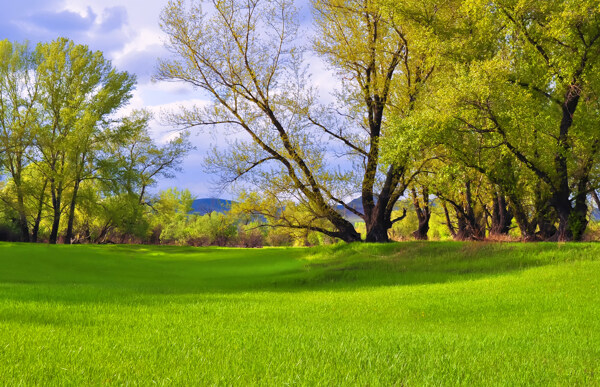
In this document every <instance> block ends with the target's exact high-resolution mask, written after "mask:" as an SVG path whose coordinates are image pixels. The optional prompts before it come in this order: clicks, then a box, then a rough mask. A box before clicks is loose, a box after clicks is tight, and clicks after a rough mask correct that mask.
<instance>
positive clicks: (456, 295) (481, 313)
mask: <svg viewBox="0 0 600 387" xmlns="http://www.w3.org/2000/svg"><path fill="white" fill-rule="evenodd" d="M599 258H600V244H553V243H548V244H545V243H539V244H500V243H487V244H486V243H458V242H429V243H419V242H407V243H397V244H387V245H369V244H353V245H336V246H332V247H321V248H311V249H305V248H265V249H220V248H191V247H190V248H187V247H154V246H90V245H87V246H84V245H77V246H47V245H26V244H8V243H3V244H0V385H11V386H14V385H72V384H86V385H87V384H92V385H98V384H139V385H152V384H159V385H164V384H173V385H182V384H186V385H193V384H195V385H198V384H200V385H207V384H211V385H212V384H219V385H232V384H233V385H249V384H251V385H254V384H259V385H289V384H297V385H356V384H358V385H456V384H463V385H515V384H518V385H523V384H528V385H529V384H531V385H544V386H546V385H598V384H600V259H599Z"/></svg>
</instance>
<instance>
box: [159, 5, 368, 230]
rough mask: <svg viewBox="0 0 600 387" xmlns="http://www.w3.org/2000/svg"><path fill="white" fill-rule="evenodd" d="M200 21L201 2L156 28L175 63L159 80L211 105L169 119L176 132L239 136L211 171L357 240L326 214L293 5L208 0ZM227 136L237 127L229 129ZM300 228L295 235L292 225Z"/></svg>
mask: <svg viewBox="0 0 600 387" xmlns="http://www.w3.org/2000/svg"><path fill="white" fill-rule="evenodd" d="M211 4H212V6H213V7H214V12H213V15H212V17H210V18H208V17H207V16H206V15H204V14H203V12H202V9H201V6H200V3H198V2H193V4H192V6H191V7H190V8H189V10H188V9H187V8H186V7H185V3H184V1H183V0H177V1H171V2H169V4H168V6H167V7H166V8H165V9H164V11H163V13H162V16H161V28H162V29H163V31H164V32H165V33H166V34H167V36H168V39H169V47H170V49H171V51H172V52H173V53H174V54H175V55H176V58H175V59H173V60H171V61H162V62H161V63H160V64H159V70H158V74H157V79H160V80H168V81H174V80H177V81H183V82H186V83H189V84H191V85H194V86H195V87H198V88H200V89H202V90H204V91H206V92H208V93H209V94H210V95H211V97H212V98H213V100H214V102H215V103H214V104H213V105H212V106H210V107H207V108H201V107H195V108H193V109H188V110H184V111H182V112H181V114H175V115H172V116H171V117H170V119H171V121H172V122H174V123H175V124H178V125H179V126H182V127H188V128H189V127H196V126H215V125H223V126H225V127H226V128H227V129H229V130H232V131H234V132H235V130H236V129H235V128H237V129H239V130H241V131H242V132H243V133H245V134H246V136H247V138H248V139H249V140H239V141H237V142H235V143H233V144H232V147H231V148H230V149H229V157H224V156H225V155H220V156H219V157H216V158H215V159H214V160H216V161H217V163H216V164H214V166H215V167H216V168H220V169H221V170H223V171H225V172H227V171H228V172H229V173H230V174H231V175H230V176H232V177H231V179H230V180H239V179H241V178H244V176H248V174H249V173H250V172H255V175H254V176H255V177H254V179H256V180H259V181H260V182H266V181H269V182H273V183H275V185H279V186H280V187H281V188H282V194H285V193H287V194H289V195H293V196H295V197H297V198H298V199H300V200H302V201H304V202H306V203H308V204H309V206H310V208H311V209H312V211H313V212H314V213H315V214H317V215H318V216H319V217H320V218H322V219H325V220H326V221H327V222H328V223H329V224H330V225H331V227H332V229H323V232H325V233H327V234H329V235H331V236H333V237H337V238H340V239H342V240H345V241H348V242H351V241H358V240H360V235H359V234H358V233H357V232H356V230H354V227H353V225H352V224H351V223H350V222H348V221H347V220H346V219H344V218H343V217H342V216H341V215H340V213H339V212H337V211H336V209H335V208H334V203H335V199H334V197H335V196H334V193H333V192H331V191H330V190H329V189H328V188H327V187H326V185H325V183H328V182H329V181H331V180H333V178H334V174H333V173H329V172H328V171H326V170H325V169H324V168H322V167H323V160H324V152H323V151H324V149H323V147H322V141H320V138H319V136H315V131H314V130H312V129H314V126H311V125H309V122H308V119H307V115H306V112H307V110H308V109H309V107H310V105H311V104H312V103H313V95H312V94H311V93H310V90H309V89H308V88H307V86H306V74H305V71H304V69H303V67H302V63H301V54H302V52H301V50H299V49H298V45H297V42H296V37H297V35H296V33H297V24H296V21H295V9H294V7H293V3H292V2H291V1H288V0H281V1H238V0H225V1H217V0H215V1H212V2H211ZM234 127H235V128H234ZM298 226H301V225H300V224H298Z"/></svg>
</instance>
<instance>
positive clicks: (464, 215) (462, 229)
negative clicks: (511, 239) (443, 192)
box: [446, 181, 485, 240]
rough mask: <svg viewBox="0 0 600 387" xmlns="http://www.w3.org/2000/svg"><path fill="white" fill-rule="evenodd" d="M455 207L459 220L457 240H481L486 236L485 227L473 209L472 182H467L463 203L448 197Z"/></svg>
mask: <svg viewBox="0 0 600 387" xmlns="http://www.w3.org/2000/svg"><path fill="white" fill-rule="evenodd" d="M446 200H447V201H448V202H449V203H450V204H452V206H453V207H454V210H455V213H456V220H457V230H456V234H455V235H454V239H456V240H481V239H483V238H484V237H485V227H484V226H482V225H481V219H480V218H478V217H477V215H476V214H475V210H474V209H473V197H472V193H471V182H470V181H467V182H466V183H465V197H464V201H463V203H462V204H459V203H456V202H455V201H453V200H449V199H446Z"/></svg>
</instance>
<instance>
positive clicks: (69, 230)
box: [65, 181, 79, 244]
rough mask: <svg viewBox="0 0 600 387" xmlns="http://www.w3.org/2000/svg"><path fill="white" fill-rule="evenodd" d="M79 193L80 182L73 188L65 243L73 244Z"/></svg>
mask: <svg viewBox="0 0 600 387" xmlns="http://www.w3.org/2000/svg"><path fill="white" fill-rule="evenodd" d="M78 192H79V181H76V182H75V186H74V187H73V196H72V197H71V203H70V205H69V219H68V222H67V234H66V236H65V243H66V244H71V243H72V239H73V223H74V222H75V206H76V205H77V193H78Z"/></svg>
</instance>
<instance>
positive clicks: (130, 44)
mask: <svg viewBox="0 0 600 387" xmlns="http://www.w3.org/2000/svg"><path fill="white" fill-rule="evenodd" d="M0 1H1V5H0V39H9V40H12V41H19V42H23V41H26V40H27V41H29V42H31V43H36V42H40V41H51V40H53V39H56V38H57V37H59V36H64V37H67V38H70V39H72V40H73V41H75V42H76V43H81V44H87V45H88V46H89V47H90V48H91V49H92V50H101V51H103V53H104V55H105V57H107V58H108V59H110V60H111V61H112V63H113V65H114V66H115V67H116V68H117V69H119V70H121V71H122V70H125V71H129V72H131V73H134V74H136V75H137V77H138V85H137V89H136V91H135V94H134V97H133V99H132V101H131V102H130V104H129V105H128V106H127V108H126V110H131V109H136V108H142V107H144V108H148V109H150V110H151V111H153V112H154V113H155V115H156V116H159V114H160V112H161V111H164V110H168V109H174V108H176V107H177V106H180V105H182V104H184V105H186V104H193V103H201V102H203V101H205V100H206V96H205V95H203V94H202V93H201V92H199V91H194V90H192V89H191V88H189V87H188V86H186V85H183V84H176V83H163V82H160V83H155V82H152V81H151V77H152V75H153V73H154V69H155V66H156V61H157V58H159V57H164V56H166V54H167V52H166V50H165V48H164V46H163V42H164V40H165V37H164V35H163V34H162V32H161V31H160V28H159V26H158V20H159V15H160V12H161V10H162V8H163V7H164V5H165V4H166V2H167V1H166V0H16V1H15V0H13V1H10V0H0ZM299 3H302V4H304V5H305V4H306V3H307V0H301V1H300V2H299ZM302 14H303V15H304V22H310V21H309V20H307V19H308V16H307V15H308V14H309V12H308V11H307V9H306V5H305V6H304V9H303V12H302ZM315 66H317V67H321V66H320V65H319V64H318V63H315ZM317 72H318V73H319V74H320V75H322V76H323V70H322V69H319V71H317ZM326 78H327V77H326V76H323V78H322V79H326ZM172 130H173V129H172V128H168V127H163V126H161V125H160V124H159V123H158V121H157V120H155V121H154V122H153V123H152V132H153V136H154V137H155V139H156V140H157V141H165V140H166V139H167V138H168V137H169V136H172V135H173V131H172ZM192 142H193V143H194V145H195V146H196V148H197V149H196V150H195V151H194V152H193V153H192V154H190V155H189V156H188V157H187V158H186V159H185V161H184V165H183V171H182V172H181V173H179V174H178V176H177V177H176V178H174V179H169V180H163V181H159V183H158V186H157V187H156V188H155V190H156V189H164V188H168V187H173V186H176V187H178V188H187V189H189V190H190V191H191V192H192V194H194V195H196V196H198V197H209V196H215V195H219V196H221V197H230V195H229V194H228V193H219V192H215V191H214V188H213V187H212V185H211V180H214V179H215V177H214V176H209V175H206V174H204V173H203V172H202V167H201V162H202V160H203V158H204V157H205V154H206V151H207V149H209V147H210V145H211V144H212V143H213V139H212V136H206V135H200V134H195V133H192Z"/></svg>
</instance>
